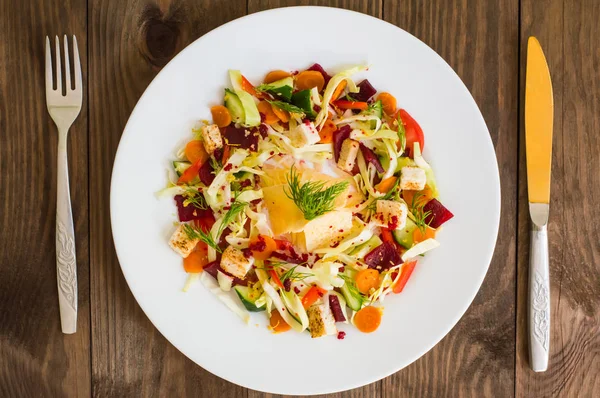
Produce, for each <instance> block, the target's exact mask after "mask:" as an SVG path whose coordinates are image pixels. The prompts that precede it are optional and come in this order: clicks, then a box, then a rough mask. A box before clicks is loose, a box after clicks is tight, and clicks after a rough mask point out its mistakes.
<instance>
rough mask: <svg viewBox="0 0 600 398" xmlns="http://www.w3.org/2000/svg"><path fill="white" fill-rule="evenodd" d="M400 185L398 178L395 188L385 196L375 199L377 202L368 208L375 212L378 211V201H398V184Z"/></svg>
mask: <svg viewBox="0 0 600 398" xmlns="http://www.w3.org/2000/svg"><path fill="white" fill-rule="evenodd" d="M399 183H400V179H399V178H396V182H395V183H394V186H393V187H392V188H391V189H390V190H389V191H388V192H386V194H385V195H383V196H381V197H379V198H375V200H374V201H373V202H372V203H371V204H370V205H369V206H368V207H367V208H368V209H369V210H372V211H375V210H376V209H377V201H378V200H397V199H398V192H399V191H398V184H399Z"/></svg>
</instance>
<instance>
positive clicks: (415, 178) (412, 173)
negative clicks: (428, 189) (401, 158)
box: [400, 166, 427, 191]
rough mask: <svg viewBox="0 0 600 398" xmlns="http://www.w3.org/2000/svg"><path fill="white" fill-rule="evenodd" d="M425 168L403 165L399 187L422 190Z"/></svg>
mask: <svg viewBox="0 0 600 398" xmlns="http://www.w3.org/2000/svg"><path fill="white" fill-rule="evenodd" d="M426 181H427V177H426V176H425V170H423V169H422V168H420V167H410V166H407V167H403V168H402V174H401V175H400V189H406V190H411V191H422V190H423V189H425V182H426Z"/></svg>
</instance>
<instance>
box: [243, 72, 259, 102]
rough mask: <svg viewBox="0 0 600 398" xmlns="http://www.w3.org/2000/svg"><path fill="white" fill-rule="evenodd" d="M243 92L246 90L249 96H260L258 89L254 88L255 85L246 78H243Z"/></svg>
mask: <svg viewBox="0 0 600 398" xmlns="http://www.w3.org/2000/svg"><path fill="white" fill-rule="evenodd" d="M242 90H244V91H245V92H247V93H248V94H251V95H253V96H255V97H257V96H258V93H257V92H256V89H255V88H254V85H252V83H250V81H249V80H248V79H246V77H244V76H242Z"/></svg>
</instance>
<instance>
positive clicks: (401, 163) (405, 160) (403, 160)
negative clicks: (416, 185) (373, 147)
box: [379, 156, 417, 174]
mask: <svg viewBox="0 0 600 398" xmlns="http://www.w3.org/2000/svg"><path fill="white" fill-rule="evenodd" d="M379 161H380V162H381V165H382V166H383V168H384V169H385V170H387V169H388V167H390V158H389V157H388V156H379ZM406 166H410V167H416V166H417V165H416V163H415V161H414V160H412V159H411V158H409V157H406V156H400V157H399V158H398V164H397V165H396V170H394V174H396V173H399V172H400V170H402V168H403V167H406Z"/></svg>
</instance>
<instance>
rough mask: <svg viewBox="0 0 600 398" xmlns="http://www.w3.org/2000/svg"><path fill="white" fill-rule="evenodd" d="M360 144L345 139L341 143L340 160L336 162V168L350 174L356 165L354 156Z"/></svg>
mask: <svg viewBox="0 0 600 398" xmlns="http://www.w3.org/2000/svg"><path fill="white" fill-rule="evenodd" d="M359 148H360V144H359V143H358V142H357V141H354V140H351V139H350V138H347V139H345V140H344V142H343V143H342V149H341V151H340V158H339V160H338V162H337V166H338V167H339V168H340V169H342V170H344V171H345V172H347V173H351V172H352V169H353V168H354V164H355V163H356V155H358V150H359Z"/></svg>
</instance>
